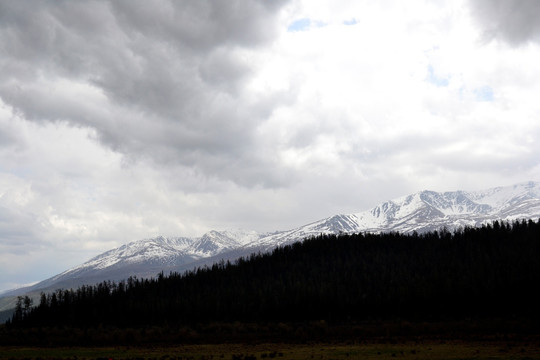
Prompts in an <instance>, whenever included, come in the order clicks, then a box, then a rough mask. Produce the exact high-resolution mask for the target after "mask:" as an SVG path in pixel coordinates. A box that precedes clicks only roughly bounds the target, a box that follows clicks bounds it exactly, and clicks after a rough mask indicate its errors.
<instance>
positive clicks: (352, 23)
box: [343, 18, 358, 25]
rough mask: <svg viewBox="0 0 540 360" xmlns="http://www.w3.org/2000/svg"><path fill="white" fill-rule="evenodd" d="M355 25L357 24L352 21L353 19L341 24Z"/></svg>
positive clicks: (354, 20)
mask: <svg viewBox="0 0 540 360" xmlns="http://www.w3.org/2000/svg"><path fill="white" fill-rule="evenodd" d="M356 24H358V21H356V19H354V18H353V19H351V20H345V21H344V22H343V25H356Z"/></svg>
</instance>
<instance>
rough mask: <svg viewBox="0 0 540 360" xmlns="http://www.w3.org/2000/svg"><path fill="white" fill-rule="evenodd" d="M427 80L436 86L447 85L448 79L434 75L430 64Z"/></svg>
mask: <svg viewBox="0 0 540 360" xmlns="http://www.w3.org/2000/svg"><path fill="white" fill-rule="evenodd" d="M427 81H428V82H430V83H432V84H433V85H435V86H437V87H444V86H448V79H446V78H442V77H438V76H436V75H435V73H434V72H433V66H431V65H429V66H428V76H427Z"/></svg>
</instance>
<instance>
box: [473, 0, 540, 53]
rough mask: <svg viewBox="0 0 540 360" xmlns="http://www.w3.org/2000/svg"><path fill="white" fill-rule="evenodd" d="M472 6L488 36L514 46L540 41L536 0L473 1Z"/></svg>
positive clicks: (539, 3)
mask: <svg viewBox="0 0 540 360" xmlns="http://www.w3.org/2000/svg"><path fill="white" fill-rule="evenodd" d="M471 6H472V14H473V15H474V16H475V18H476V19H477V20H478V21H479V23H480V25H481V26H482V28H483V31H484V36H485V37H486V38H487V39H493V38H496V39H501V40H503V41H505V42H507V43H510V44H512V45H520V44H523V43H526V42H528V41H535V42H540V21H538V19H539V18H540V2H538V1H537V0H511V1H510V0H471Z"/></svg>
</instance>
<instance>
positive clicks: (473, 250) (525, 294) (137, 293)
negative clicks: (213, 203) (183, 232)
mask: <svg viewBox="0 0 540 360" xmlns="http://www.w3.org/2000/svg"><path fill="white" fill-rule="evenodd" d="M539 269H540V222H534V221H531V220H529V221H522V222H514V223H512V224H508V223H501V222H495V223H494V224H493V225H488V226H483V227H482V228H466V229H463V230H460V231H457V232H455V233H450V232H446V231H440V232H431V233H426V234H421V235H418V234H411V235H401V234H397V233H391V234H382V235H372V234H353V235H345V234H344V235H339V236H333V235H328V236H327V235H324V236H323V235H321V236H319V237H316V238H311V239H307V240H305V241H304V242H301V243H296V244H293V245H291V246H285V247H282V248H278V249H276V250H274V251H273V252H272V253H271V254H259V255H252V256H251V257H250V258H249V259H241V260H239V261H237V262H235V263H234V264H230V263H221V264H216V265H214V266H212V267H209V268H201V269H198V270H196V271H192V272H187V273H184V274H177V273H171V274H170V275H163V274H161V275H159V276H158V277H157V278H155V279H151V280H148V279H145V280H139V279H135V278H130V279H128V280H126V281H124V282H120V283H112V282H103V283H101V284H99V285H97V286H83V287H80V288H79V289H77V290H74V291H73V290H58V291H56V292H55V293H52V294H43V295H42V297H41V301H40V303H39V304H37V306H34V307H32V306H31V304H29V303H28V301H26V303H25V300H27V299H24V298H21V299H20V300H21V301H20V302H19V303H20V304H19V306H18V309H17V312H16V314H15V315H14V317H13V319H12V321H11V322H9V324H8V327H9V328H24V327H40V326H48V327H51V326H69V327H75V328H77V327H79V328H88V327H97V326H108V325H110V326H116V327H142V326H149V325H154V326H180V325H193V324H200V323H211V322H222V323H226V322H252V323H263V322H264V323H269V322H305V321H313V320H317V321H318V320H325V321H328V322H347V321H359V320H389V319H409V320H419V321H442V320H456V319H465V318H501V317H503V318H504V317H509V318H511V317H516V316H517V317H528V318H530V317H539V315H540V308H539V306H538V304H539V303H540V295H539V292H538V289H537V288H538V284H540V271H539Z"/></svg>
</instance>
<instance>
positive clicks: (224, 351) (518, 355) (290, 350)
mask: <svg viewBox="0 0 540 360" xmlns="http://www.w3.org/2000/svg"><path fill="white" fill-rule="evenodd" d="M396 358H401V359H435V360H436V359H540V346H539V343H538V341H532V342H518V343H516V342H501V341H496V342H463V341H452V342H444V341H438V342H406V343H398V344H385V343H367V344H322V343H317V344H257V345H243V344H212V345H185V346H172V347H145V348H138V347H96V348H85V347H73V348H68V347H66V348H33V347H0V359H1V360H4V359H6V360H7V359H43V360H45V359H77V360H82V359H140V360H142V359H156V360H157V359H160V360H172V359H186V360H187V359H191V360H197V359H200V360H210V359H228V360H241V359H242V360H250V359H277V360H280V359H283V360H285V359H287V360H289V359H291V360H292V359H321V360H322V359H378V360H384V359H396Z"/></svg>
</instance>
